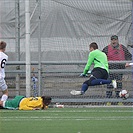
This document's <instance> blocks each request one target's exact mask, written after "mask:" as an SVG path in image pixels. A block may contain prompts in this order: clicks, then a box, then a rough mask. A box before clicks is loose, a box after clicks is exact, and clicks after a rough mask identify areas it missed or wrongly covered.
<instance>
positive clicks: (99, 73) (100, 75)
mask: <svg viewBox="0 0 133 133" xmlns="http://www.w3.org/2000/svg"><path fill="white" fill-rule="evenodd" d="M89 48H90V54H89V56H88V62H87V64H86V66H85V68H84V71H83V74H81V76H83V77H85V76H86V74H87V72H88V71H89V70H90V67H91V65H92V63H94V69H93V70H92V72H91V76H90V79H89V80H87V81H85V82H84V83H83V84H82V88H81V90H80V91H76V90H72V91H71V92H70V93H71V94H72V95H83V94H84V93H85V92H86V91H87V89H88V87H89V86H95V85H103V84H110V83H112V85H113V86H114V88H116V86H117V84H116V80H107V79H108V73H109V69H108V60H107V56H106V54H105V53H104V52H102V51H100V50H98V45H97V43H95V42H93V43H91V44H90V45H89Z"/></svg>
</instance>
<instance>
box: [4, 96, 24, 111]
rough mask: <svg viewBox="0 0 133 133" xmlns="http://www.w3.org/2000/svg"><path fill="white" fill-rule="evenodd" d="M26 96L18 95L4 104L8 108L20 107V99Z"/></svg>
mask: <svg viewBox="0 0 133 133" xmlns="http://www.w3.org/2000/svg"><path fill="white" fill-rule="evenodd" d="M23 98H25V96H16V97H15V98H14V99H12V100H7V101H6V102H5V105H4V106H3V107H4V108H6V109H18V108H19V103H20V101H21V100H22V99H23Z"/></svg>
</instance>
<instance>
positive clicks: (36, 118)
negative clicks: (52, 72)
mask: <svg viewBox="0 0 133 133" xmlns="http://www.w3.org/2000/svg"><path fill="white" fill-rule="evenodd" d="M0 120H1V121H31V120H37V121H43V120H75V121H77V120H117V121H120V120H133V116H132V117H130V116H117V117H116V116H107V117H106V116H103V117H97V116H95V117H93V116H90V117H86V116H85V117H81V116H80V117H74V116H71V117H68V116H66V117H64V116H59V117H58V116H56V117H55V116H51V117H50V116H45V117H36V116H35V117H34V116H31V117H21V116H20V117H18V116H17V117H0Z"/></svg>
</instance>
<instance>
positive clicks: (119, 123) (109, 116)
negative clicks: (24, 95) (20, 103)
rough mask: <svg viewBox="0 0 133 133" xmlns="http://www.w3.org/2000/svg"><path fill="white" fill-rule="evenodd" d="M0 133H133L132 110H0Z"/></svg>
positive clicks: (108, 108) (120, 108)
mask: <svg viewBox="0 0 133 133" xmlns="http://www.w3.org/2000/svg"><path fill="white" fill-rule="evenodd" d="M0 133H133V108H132V107H107V108H106V107H90V108H49V109H48V110H36V111H19V110H0Z"/></svg>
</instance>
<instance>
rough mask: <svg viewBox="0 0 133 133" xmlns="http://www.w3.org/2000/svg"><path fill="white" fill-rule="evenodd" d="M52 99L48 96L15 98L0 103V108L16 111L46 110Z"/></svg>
mask: <svg viewBox="0 0 133 133" xmlns="http://www.w3.org/2000/svg"><path fill="white" fill-rule="evenodd" d="M51 100H52V98H51V97H48V96H42V97H25V96H15V98H14V99H12V100H6V101H0V106H1V107H3V108H5V109H16V110H40V109H47V108H48V105H49V104H50V103H51Z"/></svg>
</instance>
